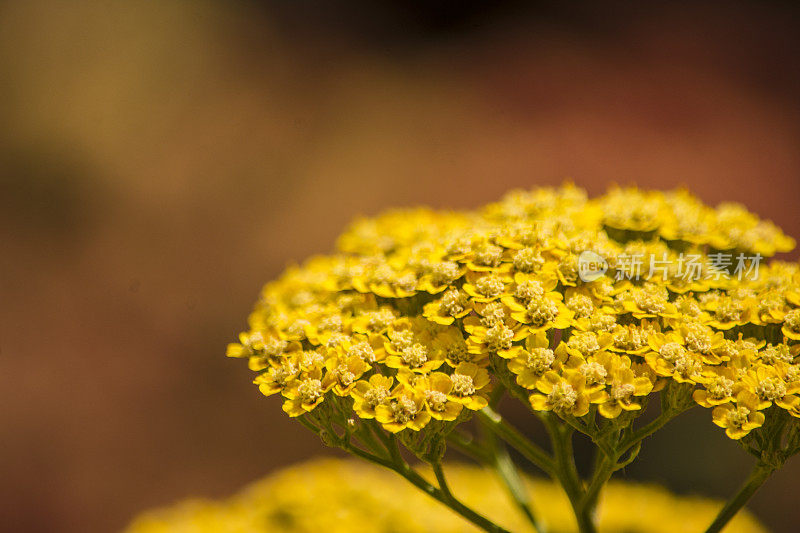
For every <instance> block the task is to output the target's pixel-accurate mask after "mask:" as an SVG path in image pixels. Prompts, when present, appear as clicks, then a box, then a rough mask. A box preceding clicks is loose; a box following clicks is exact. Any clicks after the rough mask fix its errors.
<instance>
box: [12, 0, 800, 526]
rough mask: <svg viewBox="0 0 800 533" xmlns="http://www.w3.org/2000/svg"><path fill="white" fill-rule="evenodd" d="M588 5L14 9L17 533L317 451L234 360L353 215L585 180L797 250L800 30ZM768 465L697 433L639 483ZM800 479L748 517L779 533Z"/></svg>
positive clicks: (641, 469)
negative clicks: (273, 290) (283, 290)
mask: <svg viewBox="0 0 800 533" xmlns="http://www.w3.org/2000/svg"><path fill="white" fill-rule="evenodd" d="M569 4H570V5H569V7H566V6H560V7H559V6H558V5H550V3H544V2H532V3H527V2H526V3H522V2H518V3H517V2H495V3H493V4H491V6H490V5H486V4H484V3H482V2H477V1H444V0H430V1H405V2H404V1H400V0H397V1H384V2H368V1H363V2H344V1H339V0H329V1H306V2H286V1H276V2H254V1H249V2H248V1H222V0H219V1H212V0H203V1H189V0H159V1H149V2H144V1H142V2H100V1H95V0H88V1H83V2H80V3H60V2H45V1H42V0H27V1H25V2H22V1H16V2H5V3H3V4H0V529H2V530H4V531H14V532H31V533H34V532H52V531H60V532H66V533H69V532H93V531H98V532H102V531H116V530H119V529H120V528H122V527H124V525H125V524H126V523H127V522H128V521H129V520H130V518H131V517H132V516H133V515H134V514H135V513H136V512H138V511H140V510H142V509H145V508H148V507H151V506H157V505H165V504H168V503H170V502H172V501H174V500H176V499H179V498H181V497H184V496H188V495H200V496H224V495H227V494H230V493H232V492H233V491H235V490H236V489H237V488H239V487H240V486H242V485H243V484H245V483H247V482H249V481H251V480H254V479H256V478H258V477H260V476H262V475H263V474H265V473H268V472H270V471H273V470H275V469H276V468H279V467H281V466H283V465H286V464H289V463H291V462H293V461H298V460H302V459H305V458H307V457H310V456H312V455H314V454H321V453H325V451H324V450H323V448H322V446H321V444H320V443H318V442H317V441H316V438H315V437H314V436H313V435H311V434H310V433H306V432H305V430H304V429H303V428H302V427H301V426H300V425H299V424H295V423H293V422H292V421H290V420H289V419H288V418H287V417H285V416H283V413H282V412H281V411H280V409H279V403H278V400H277V399H275V398H270V399H264V398H263V397H261V396H260V395H259V393H258V391H257V389H256V388H255V387H253V386H251V385H250V380H251V375H250V372H249V371H248V370H247V369H246V365H244V364H242V363H241V362H240V361H233V360H227V359H226V358H225V357H224V348H225V344H226V343H227V342H228V341H230V340H231V339H232V338H233V337H234V336H235V334H236V333H237V332H238V331H239V330H240V329H241V328H242V327H243V326H244V320H245V317H246V315H247V313H248V311H249V309H250V307H251V304H252V302H253V301H254V300H255V298H256V295H257V292H258V290H259V288H260V286H261V284H262V283H264V282H265V281H267V280H268V279H270V278H272V277H274V276H275V275H277V273H279V271H280V270H281V269H282V268H283V267H284V266H285V265H286V264H287V263H289V262H291V261H297V260H302V259H303V258H305V257H307V256H309V255H310V254H313V253H317V252H325V251H328V250H330V249H331V247H332V243H333V241H334V238H335V236H336V235H337V234H338V233H339V232H340V231H341V229H342V228H343V227H344V225H345V224H346V223H347V222H348V221H349V220H350V219H351V218H352V217H353V216H355V215H357V214H371V213H376V212H378V211H379V210H381V209H383V208H385V207H388V206H404V205H415V204H431V205H434V206H447V207H455V208H470V207H475V206H478V205H480V204H483V203H486V202H488V201H491V200H494V199H496V198H498V197H499V196H500V195H501V194H502V193H503V192H505V191H506V190H507V189H509V188H512V187H533V186H537V185H543V184H558V183H560V182H562V181H563V180H565V179H572V180H574V181H575V182H576V183H577V184H578V185H581V186H583V187H586V188H587V189H588V190H589V191H590V192H591V193H593V194H597V193H601V192H602V191H604V190H605V189H606V188H607V187H608V185H609V184H611V183H613V182H617V183H621V184H628V183H637V184H639V185H641V186H645V187H657V188H671V187H675V186H679V185H687V186H689V187H690V188H691V189H692V190H693V191H695V192H696V193H697V194H698V195H699V196H700V197H702V198H703V199H704V200H706V201H707V202H710V203H716V202H719V201H721V200H736V201H740V202H743V203H745V204H747V205H748V206H749V207H750V208H751V209H753V210H754V211H756V212H757V213H759V214H761V215H762V216H764V217H767V218H771V219H772V220H774V221H775V222H776V223H778V224H779V225H781V226H782V227H783V228H784V229H785V230H786V231H787V232H788V233H789V234H791V235H794V236H795V237H798V236H800V210H799V208H798V201H800V151H799V150H798V146H800V60H798V58H800V38H798V35H800V34H799V33H797V32H796V29H797V28H798V27H800V17H799V16H798V10H797V9H796V8H794V7H793V6H792V5H791V4H789V3H786V4H783V3H777V2H761V3H731V2H719V3H707V2H699V3H698V2H675V3H644V4H640V5H638V7H634V4H631V3H619V4H617V3H602V4H601V3H597V4H588V3H587V4H580V3H578V4H575V3H569ZM645 6H646V7H645ZM791 257H797V255H796V254H795V255H793V256H791ZM511 415H512V416H513V413H511ZM518 422H519V423H523V419H522V418H520V419H519V420H518ZM526 430H527V431H529V432H531V433H532V434H534V435H535V434H536V432H537V431H538V430H537V429H536V428H535V427H531V428H526ZM750 464H751V459H750V458H749V457H748V456H747V455H746V454H745V453H744V452H742V451H740V450H739V449H738V448H737V446H736V445H735V444H733V443H731V442H730V441H728V440H727V439H726V438H725V437H724V435H723V434H722V432H721V431H718V430H717V429H716V428H715V427H714V426H713V425H712V424H711V423H710V420H709V416H708V413H707V412H705V411H703V410H697V411H696V412H693V413H692V414H689V415H685V417H684V418H683V419H680V420H679V421H677V422H675V423H674V427H672V428H671V430H666V431H664V432H662V433H660V434H659V435H658V436H656V437H655V438H653V439H652V440H651V441H649V442H648V443H647V445H646V446H645V449H644V450H643V452H642V455H641V459H640V461H639V462H638V463H636V464H635V466H633V467H630V468H628V469H627V471H626V475H627V476H628V477H629V478H632V479H638V480H646V481H655V482H659V483H663V484H665V485H667V486H668V487H670V488H672V489H674V490H676V491H679V492H683V493H701V494H708V495H715V496H725V495H727V494H729V493H731V491H732V490H733V487H734V486H735V484H738V482H739V481H740V480H741V479H743V478H744V476H745V473H746V471H747V469H748V468H749V465H750ZM798 479H800V461H799V460H795V461H793V462H790V463H789V464H788V465H787V466H786V468H785V469H784V470H782V471H781V472H780V473H778V474H777V475H775V477H774V478H773V479H772V480H771V481H770V482H769V483H768V484H767V485H766V486H765V487H764V488H763V489H762V490H761V492H760V493H758V494H757V495H756V497H755V498H754V499H753V501H752V509H754V511H755V512H756V513H757V515H758V516H759V517H760V518H761V519H762V520H763V521H764V522H765V523H767V524H768V525H769V526H771V527H772V528H773V529H774V530H775V531H785V532H790V531H795V530H796V529H795V528H796V524H797V523H798V520H800V506H798V505H797V503H796V502H797V498H798V495H799V494H800V482H798Z"/></svg>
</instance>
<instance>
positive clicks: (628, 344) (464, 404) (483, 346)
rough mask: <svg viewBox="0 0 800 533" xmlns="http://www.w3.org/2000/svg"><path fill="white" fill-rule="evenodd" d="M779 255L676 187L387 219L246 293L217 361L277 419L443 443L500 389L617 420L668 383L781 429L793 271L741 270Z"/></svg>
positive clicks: (761, 223) (791, 390) (796, 294)
mask: <svg viewBox="0 0 800 533" xmlns="http://www.w3.org/2000/svg"><path fill="white" fill-rule="evenodd" d="M793 246H794V241H793V240H792V239H791V238H789V237H787V236H786V235H784V234H783V233H782V232H781V230H780V229H778V228H777V227H776V226H775V225H773V224H772V223H771V222H768V221H765V220H760V219H759V218H758V217H757V216H755V215H754V214H752V213H750V212H748V211H747V210H746V209H745V208H744V207H742V206H740V205H737V204H721V205H719V206H717V207H716V208H712V207H709V206H706V205H704V204H703V203H702V202H700V201H699V200H698V199H697V198H695V197H693V196H692V195H690V194H689V193H688V192H686V191H683V190H678V191H673V192H666V193H662V192H652V191H640V190H637V189H634V188H626V189H622V188H615V189H612V190H610V191H609V192H608V193H607V194H605V195H604V196H601V197H599V198H595V199H589V198H587V195H586V193H585V192H584V191H582V190H580V189H578V188H576V187H574V186H571V185H566V186H563V187H561V188H557V189H537V190H533V191H515V192H512V193H510V194H508V195H507V196H506V197H505V198H504V199H502V200H501V201H500V202H497V203H493V204H490V205H488V206H486V207H485V208H483V209H481V210H479V211H477V212H437V211H432V210H428V209H416V210H403V211H392V212H388V213H386V214H383V215H381V216H378V217H376V218H368V219H361V220H358V221H356V222H355V223H354V224H353V225H352V226H351V227H350V228H349V229H348V230H347V231H346V232H345V233H344V234H343V235H342V236H341V238H340V239H339V242H338V253H336V254H334V255H330V256H321V257H315V258H312V259H310V260H309V261H307V262H306V263H305V264H304V265H303V266H300V267H293V268H290V269H288V270H287V271H286V272H285V273H284V275H283V276H282V277H281V278H280V279H279V280H277V281H275V282H272V283H269V284H268V285H266V287H265V288H264V289H263V292H262V295H261V298H260V300H259V302H258V304H257V307H256V309H255V311H254V312H253V313H252V314H251V316H250V318H249V330H248V331H246V332H244V333H242V334H241V335H240V339H239V342H238V343H236V344H231V345H230V346H229V347H228V355H229V356H232V357H244V358H247V359H248V360H249V365H250V368H251V369H252V370H254V371H255V372H257V373H258V376H257V377H256V379H255V383H256V384H257V385H258V387H259V389H260V390H261V392H262V393H264V394H265V395H272V394H279V395H281V396H282V398H283V409H284V411H286V413H288V414H289V415H290V416H292V417H298V416H302V415H305V414H312V416H316V417H317V418H318V419H322V418H325V417H331V416H342V417H344V419H345V420H347V422H348V423H349V424H351V425H358V424H359V423H362V422H363V421H367V420H373V419H374V420H375V421H377V422H378V423H380V425H381V426H382V427H383V428H384V429H385V430H387V431H389V432H392V433H398V432H402V431H403V430H409V431H411V432H420V431H421V430H423V429H424V428H426V427H429V426H431V427H434V428H435V430H436V431H447V428H449V427H452V426H453V425H455V424H457V423H459V422H461V421H463V420H465V419H466V418H468V416H469V413H470V412H472V411H476V410H480V409H482V408H483V407H485V406H486V405H487V402H488V401H489V396H490V392H491V390H492V389H493V387H495V386H496V385H497V384H498V383H500V384H502V385H503V386H504V387H505V388H507V389H508V390H510V391H511V392H512V393H514V395H515V396H517V397H519V398H522V399H524V400H525V401H526V402H527V403H528V404H529V405H530V407H531V408H532V409H533V410H534V411H537V412H545V411H551V412H554V413H556V414H557V415H558V416H559V417H561V418H565V419H582V418H583V419H584V420H587V419H588V418H592V420H593V419H594V418H593V417H594V416H595V415H596V414H599V416H600V417H602V419H610V420H613V419H617V418H620V417H622V418H625V417H629V418H631V419H632V417H634V416H635V415H636V412H637V411H640V410H641V408H642V406H643V404H644V403H645V402H646V400H647V398H648V396H649V395H651V394H652V393H654V392H657V391H660V390H662V389H665V387H671V388H681V390H685V391H688V392H687V394H688V395H690V396H691V398H693V401H694V402H696V403H697V404H699V405H701V406H703V407H706V408H709V409H712V412H713V421H714V423H716V424H717V425H719V426H720V427H722V428H725V431H726V433H727V435H728V436H729V437H731V438H733V439H740V438H741V437H743V436H745V435H747V434H748V433H749V432H751V431H753V430H754V429H756V428H759V427H761V426H762V425H764V424H765V423H766V420H767V418H769V417H775V418H776V419H777V418H780V417H783V418H781V420H783V419H784V418H785V419H786V420H789V417H800V364H798V362H797V361H796V359H797V356H798V352H800V267H799V265H798V264H797V263H789V262H781V261H772V262H771V263H769V264H767V263H766V262H763V263H762V262H761V259H762V258H767V257H770V256H772V255H774V254H775V253H777V252H785V251H789V250H791V249H792V248H793ZM723 252H724V253H723ZM586 254H589V255H588V256H587V255H586ZM723 256H727V257H728V258H729V259H728V260H727V261H725V260H724V257H723ZM585 257H593V258H601V259H602V260H603V261H604V270H603V271H598V272H596V273H595V274H596V275H593V276H591V277H590V278H588V279H587V278H586V276H582V269H584V268H585V266H586V265H583V264H582V260H583V259H584V258H585ZM690 263H691V272H690V269H689V266H690ZM689 273H690V274H691V275H687V274H689ZM325 409H327V411H325ZM784 422H785V421H784ZM587 424H588V422H587ZM406 433H408V431H406V432H404V434H406Z"/></svg>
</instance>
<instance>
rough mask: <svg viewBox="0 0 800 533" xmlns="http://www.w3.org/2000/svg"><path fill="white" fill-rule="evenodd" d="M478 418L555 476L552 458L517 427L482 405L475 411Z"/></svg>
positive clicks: (532, 461) (550, 474)
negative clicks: (480, 408)
mask: <svg viewBox="0 0 800 533" xmlns="http://www.w3.org/2000/svg"><path fill="white" fill-rule="evenodd" d="M477 415H478V418H479V419H480V420H481V422H483V423H484V425H485V427H486V428H487V429H489V430H490V431H491V432H492V433H494V434H495V435H497V436H498V437H500V438H501V439H503V440H504V441H505V442H507V443H508V444H509V445H510V446H511V447H512V448H514V449H515V450H517V451H518V452H519V453H521V454H522V456H523V457H525V458H526V459H528V460H529V461H530V462H531V463H533V464H534V465H536V466H537V467H539V468H540V469H541V470H542V471H543V472H544V473H545V474H547V475H548V476H550V477H551V478H553V479H555V478H556V468H555V464H554V463H553V458H552V457H550V455H548V453H547V452H545V451H544V450H543V449H541V448H540V447H539V446H537V445H536V444H534V443H532V442H531V441H530V440H528V439H527V438H525V436H524V435H522V433H520V432H519V431H518V430H517V429H515V428H514V427H512V426H511V425H509V424H508V423H506V421H505V420H503V417H502V416H500V415H499V414H498V413H496V412H495V411H493V410H492V409H490V408H489V407H484V408H483V409H482V410H480V411H478V413H477Z"/></svg>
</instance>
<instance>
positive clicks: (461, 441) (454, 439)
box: [447, 431, 492, 464]
mask: <svg viewBox="0 0 800 533" xmlns="http://www.w3.org/2000/svg"><path fill="white" fill-rule="evenodd" d="M447 443H448V444H450V445H451V446H453V447H454V448H455V449H457V450H458V451H460V452H461V453H463V454H465V455H468V456H469V457H471V458H472V459H474V460H475V461H477V462H479V463H482V464H492V457H491V456H490V454H489V453H487V452H486V450H484V449H483V448H482V447H481V446H479V445H478V444H477V443H476V442H474V441H473V440H472V437H471V436H470V435H463V434H461V433H459V432H458V431H454V432H453V433H451V434H449V435H448V436H447Z"/></svg>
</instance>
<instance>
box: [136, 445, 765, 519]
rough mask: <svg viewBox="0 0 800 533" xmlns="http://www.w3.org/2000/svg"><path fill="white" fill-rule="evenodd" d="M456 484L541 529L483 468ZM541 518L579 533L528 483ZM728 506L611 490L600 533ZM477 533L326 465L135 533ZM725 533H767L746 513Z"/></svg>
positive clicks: (405, 490)
mask: <svg viewBox="0 0 800 533" xmlns="http://www.w3.org/2000/svg"><path fill="white" fill-rule="evenodd" d="M448 470H449V471H450V472H451V476H452V480H453V481H454V482H455V483H456V484H457V485H458V486H459V489H460V492H462V493H463V494H464V498H465V501H466V502H467V503H469V504H471V505H474V506H475V507H477V508H479V509H480V510H482V511H484V512H486V513H488V514H490V515H491V516H493V517H496V518H497V519H498V522H500V523H501V524H502V525H503V526H504V527H506V528H507V529H508V530H509V531H517V532H520V533H523V532H530V531H533V529H531V527H530V525H529V524H528V523H527V522H526V521H525V519H524V517H522V516H521V514H520V513H518V512H516V510H515V509H514V508H513V507H512V506H510V502H509V501H508V498H507V495H506V492H505V490H504V488H503V487H502V486H501V485H500V483H499V482H498V481H497V479H495V478H494V477H493V476H487V475H486V471H485V470H482V469H480V468H476V467H468V466H463V465H452V466H451V467H450V468H449V469H448ZM526 484H527V485H528V487H529V488H530V491H531V492H532V493H533V494H534V496H535V498H536V503H537V505H536V507H537V509H536V511H537V512H539V513H540V514H541V515H542V520H543V522H544V523H546V524H547V526H548V530H549V531H560V532H563V533H571V532H576V531H577V529H576V528H575V521H574V518H573V517H572V515H571V511H570V509H569V503H568V502H567V499H566V498H565V497H564V494H563V493H562V492H561V491H560V490H558V489H557V487H556V486H555V485H554V484H553V483H550V482H546V481H539V480H527V483H526ZM718 507H719V504H718V503H717V502H714V501H711V500H706V499H702V498H687V497H677V496H673V495H671V494H670V493H668V492H666V491H665V490H664V489H660V488H657V487H649V486H643V485H634V484H625V483H613V482H612V483H611V484H610V485H609V487H608V490H607V491H606V493H605V496H604V497H603V501H602V503H601V505H600V508H599V529H600V531H607V532H615V533H616V532H619V531H636V532H640V533H679V532H692V533H694V532H696V531H700V530H702V526H703V525H704V524H706V523H708V522H709V521H710V520H711V518H712V517H713V516H714V513H715V511H716V509H717V508H718ZM410 509H413V512H409V510H410ZM275 531H280V532H281V533H317V532H319V531H327V532H330V533H352V532H353V531H370V532H374V533H395V532H398V531H402V532H403V533H473V532H475V531H478V529H477V528H475V527H474V526H473V525H471V524H470V523H469V522H466V521H465V520H462V519H461V518H460V517H458V516H457V515H456V514H455V513H453V512H452V511H450V510H449V509H447V508H446V507H443V506H440V505H438V504H437V503H436V502H435V501H434V500H432V499H430V498H428V497H427V496H426V495H425V494H423V493H422V492H419V491H415V490H413V488H412V487H411V485H407V484H404V483H403V482H402V481H401V480H400V479H399V478H397V477H394V476H393V475H392V474H391V473H390V472H387V471H384V470H379V469H376V468H374V467H372V466H369V465H367V464H364V463H355V462H352V461H335V460H318V461H313V462H310V463H306V464H303V465H298V466H294V467H291V468H288V469H286V470H284V471H282V472H278V473H276V474H273V475H272V476H270V477H268V478H266V479H264V480H262V481H260V482H258V483H257V484H255V485H253V486H252V487H250V488H248V489H247V490H245V491H243V492H241V493H240V494H237V495H236V496H234V497H232V498H230V499H228V500H225V501H221V502H212V501H200V500H195V501H187V502H184V503H181V504H179V505H177V506H175V507H173V508H170V509H164V510H158V511H150V512H148V513H145V514H143V515H141V516H140V517H138V518H137V519H136V520H135V521H134V522H133V524H131V526H130V527H129V528H128V529H127V531H126V533H175V532H181V533H268V532H275ZM725 531H726V533H762V532H763V531H765V530H764V528H763V527H761V525H759V524H758V522H757V521H756V520H755V519H754V518H753V517H752V516H751V515H750V514H749V513H742V514H740V515H738V516H737V517H736V519H735V520H733V521H732V522H731V523H730V525H729V526H728V527H727V528H726V529H725Z"/></svg>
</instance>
